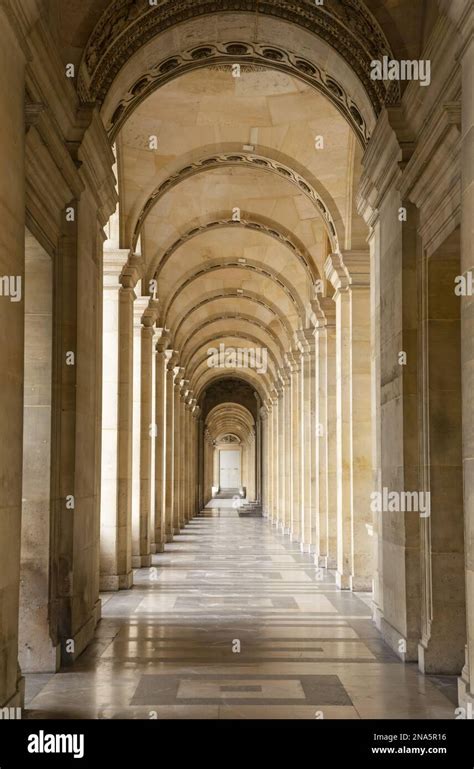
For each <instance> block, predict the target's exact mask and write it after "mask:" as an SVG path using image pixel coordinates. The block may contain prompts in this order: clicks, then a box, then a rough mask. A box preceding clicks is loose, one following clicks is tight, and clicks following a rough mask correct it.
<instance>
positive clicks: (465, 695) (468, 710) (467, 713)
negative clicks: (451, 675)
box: [454, 668, 474, 721]
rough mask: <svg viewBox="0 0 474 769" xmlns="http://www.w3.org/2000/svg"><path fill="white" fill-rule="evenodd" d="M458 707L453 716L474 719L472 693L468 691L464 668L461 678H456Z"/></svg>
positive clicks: (467, 719)
mask: <svg viewBox="0 0 474 769" xmlns="http://www.w3.org/2000/svg"><path fill="white" fill-rule="evenodd" d="M458 698H459V708H456V710H455V711H454V712H455V717H456V718H457V719H460V720H466V721H473V720H474V694H472V692H470V691H469V682H468V680H467V671H466V669H465V668H464V670H463V673H462V676H461V678H458Z"/></svg>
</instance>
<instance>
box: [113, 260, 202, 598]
mask: <svg viewBox="0 0 474 769" xmlns="http://www.w3.org/2000/svg"><path fill="white" fill-rule="evenodd" d="M123 257H124V253H123V251H120V250H117V249H110V250H107V249H106V250H105V251H104V332H103V333H104V367H103V371H104V387H103V404H102V405H103V427H102V487H101V507H102V511H103V514H102V515H101V539H100V549H101V588H102V589H103V590H117V589H124V588H125V589H126V588H128V587H130V586H131V585H132V582H133V569H134V568H140V567H144V566H150V564H151V556H152V554H153V553H156V552H162V551H163V550H164V546H165V543H166V542H171V541H172V539H173V535H174V534H177V533H179V531H180V530H181V528H182V527H183V526H185V525H186V523H187V522H188V521H189V520H190V518H191V517H192V516H193V515H194V514H195V513H196V511H197V507H198V491H197V489H198V482H197V470H198V466H197V445H198V421H199V413H200V409H199V407H198V406H197V402H196V399H195V398H194V397H193V393H192V392H191V391H190V389H189V387H188V381H187V380H185V379H183V368H182V367H180V366H179V365H177V359H176V354H175V352H174V351H173V350H170V349H168V332H167V331H166V329H162V328H157V326H156V320H157V313H158V303H157V301H156V300H155V299H154V298H153V297H151V296H143V295H141V287H142V278H141V273H140V267H141V260H140V257H138V256H136V255H132V256H131V257H130V258H128V260H127V255H126V261H125V265H124V259H123Z"/></svg>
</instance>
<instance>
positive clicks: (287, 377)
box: [277, 366, 291, 388]
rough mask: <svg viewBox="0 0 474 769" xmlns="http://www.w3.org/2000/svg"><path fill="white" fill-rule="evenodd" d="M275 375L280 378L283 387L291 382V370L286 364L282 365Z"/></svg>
mask: <svg viewBox="0 0 474 769" xmlns="http://www.w3.org/2000/svg"><path fill="white" fill-rule="evenodd" d="M277 376H278V377H279V379H280V382H281V384H282V386H283V388H285V387H288V385H289V384H290V382H291V370H290V368H289V367H288V366H282V367H281V368H279V369H278V371H277Z"/></svg>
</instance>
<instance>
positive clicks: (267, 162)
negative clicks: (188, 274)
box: [132, 152, 339, 252]
mask: <svg viewBox="0 0 474 769" xmlns="http://www.w3.org/2000/svg"><path fill="white" fill-rule="evenodd" d="M240 164H242V165H251V166H254V167H257V168H261V169H263V170H266V171H270V172H272V173H275V174H278V175H279V176H282V177H283V178H284V179H287V180H288V181H290V182H292V183H293V184H294V185H296V186H297V187H298V189H299V191H300V192H302V193H303V194H304V195H306V197H308V198H309V199H310V200H311V201H312V202H313V203H314V204H315V206H316V208H317V210H318V212H319V214H320V216H321V218H322V220H323V222H324V224H325V227H326V231H327V233H328V236H329V240H330V243H331V248H332V250H333V251H334V252H337V251H338V250H339V241H338V236H337V232H336V226H335V224H334V220H333V218H332V216H331V214H330V212H329V210H328V208H327V205H326V204H325V203H324V201H323V200H322V198H321V196H320V195H319V194H318V192H316V190H315V189H314V187H313V186H312V185H311V184H310V183H309V182H308V181H307V180H306V179H304V178H303V177H302V176H301V175H300V174H298V173H296V171H293V169H292V168H289V167H288V166H286V165H285V164H283V163H279V162H276V161H274V160H271V159H270V158H266V157H263V156H261V155H256V154H253V153H249V152H242V153H239V152H232V153H223V154H219V155H213V156H211V157H206V158H202V159H201V160H198V161H197V162H196V163H192V164H189V165H187V166H185V167H184V168H181V169H180V170H179V171H178V172H177V173H175V174H173V176H170V177H168V179H166V180H165V181H164V182H162V183H161V184H160V185H159V186H158V187H157V188H156V189H155V190H154V191H153V193H152V195H150V197H149V198H148V200H147V201H146V203H145V205H144V206H143V209H142V211H141V213H140V216H139V217H138V220H137V224H136V225H135V230H134V233H133V238H132V248H135V247H136V244H137V241H138V238H139V235H140V232H141V229H142V227H143V224H144V221H145V219H146V217H147V215H148V214H149V213H150V210H151V209H152V208H153V206H154V205H155V204H156V203H157V202H158V200H159V199H160V198H161V197H163V196H164V195H165V194H166V193H167V192H169V190H170V189H172V188H173V187H175V186H176V185H177V184H179V183H180V182H181V181H183V180H184V179H188V178H189V177H191V176H193V175H194V174H196V173H200V172H204V171H206V170H208V169H210V168H218V167H220V166H233V165H240ZM262 229H263V226H262ZM270 234H271V233H270ZM278 237H280V236H279V235H278ZM177 245H179V244H174V245H173V246H171V249H173V248H174V247H177ZM288 245H289V247H290V248H292V250H295V249H294V248H293V245H294V244H292V243H291V241H289V240H288Z"/></svg>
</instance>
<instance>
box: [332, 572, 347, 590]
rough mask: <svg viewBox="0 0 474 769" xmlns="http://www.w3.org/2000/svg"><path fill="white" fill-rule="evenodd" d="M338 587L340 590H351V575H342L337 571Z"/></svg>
mask: <svg viewBox="0 0 474 769" xmlns="http://www.w3.org/2000/svg"><path fill="white" fill-rule="evenodd" d="M336 585H337V587H338V588H339V589H340V590H350V589H351V578H350V575H349V574H341V572H340V571H336Z"/></svg>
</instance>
